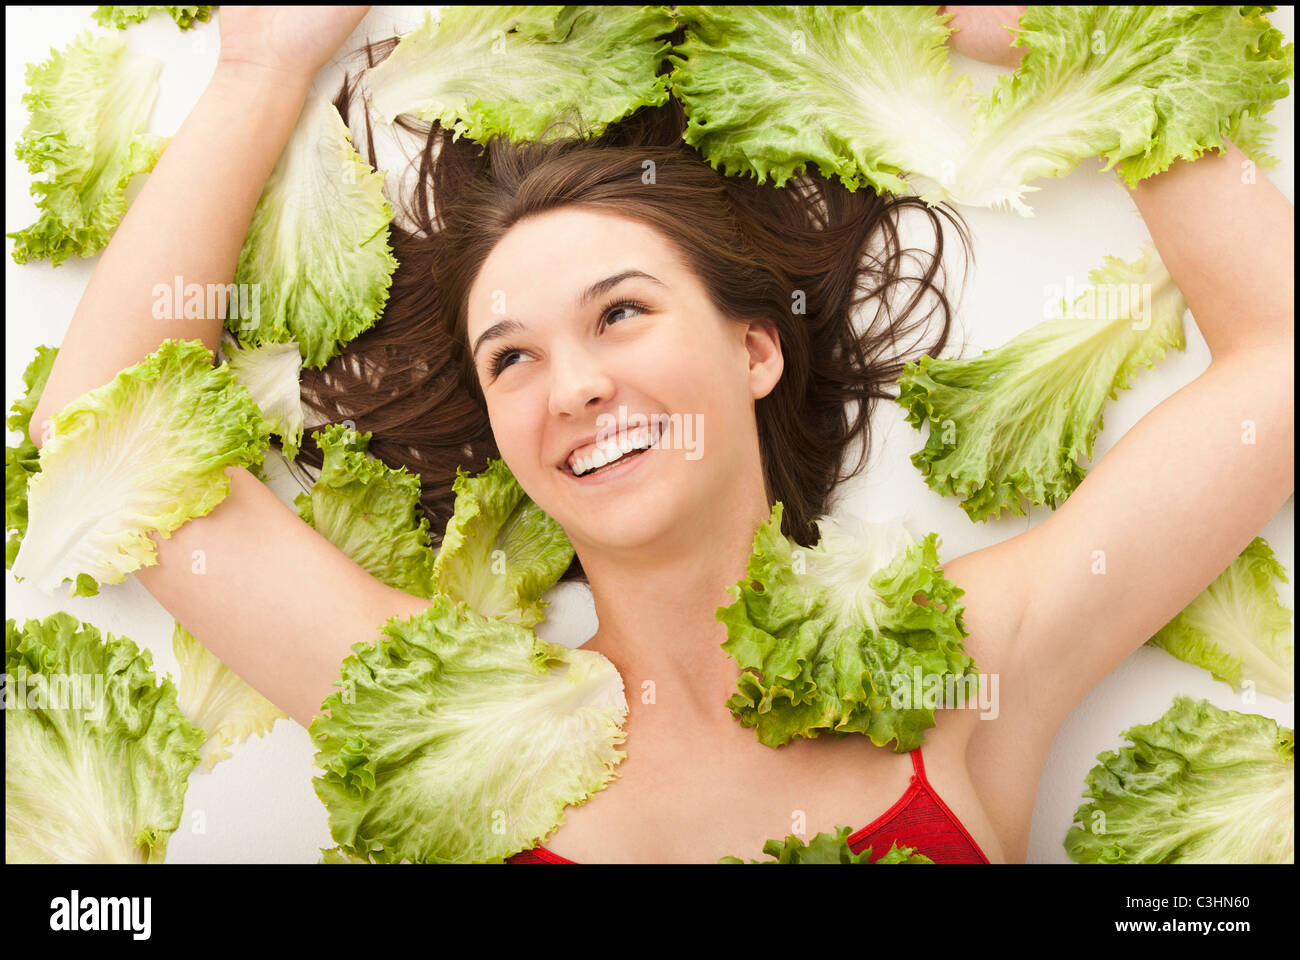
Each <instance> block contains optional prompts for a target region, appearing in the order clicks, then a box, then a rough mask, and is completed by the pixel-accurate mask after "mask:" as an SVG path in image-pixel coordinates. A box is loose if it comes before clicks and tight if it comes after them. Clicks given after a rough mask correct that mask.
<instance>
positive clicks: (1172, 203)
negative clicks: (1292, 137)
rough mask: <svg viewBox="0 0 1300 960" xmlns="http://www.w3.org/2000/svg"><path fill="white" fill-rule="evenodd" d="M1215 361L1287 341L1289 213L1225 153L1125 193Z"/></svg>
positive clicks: (1276, 193)
mask: <svg viewBox="0 0 1300 960" xmlns="http://www.w3.org/2000/svg"><path fill="white" fill-rule="evenodd" d="M1130 194H1131V195H1132V197H1133V200H1134V202H1135V203H1136V204H1137V208H1138V210H1139V211H1140V212H1141V214H1142V218H1143V219H1144V220H1145V221H1146V224H1147V229H1148V230H1150V231H1151V237H1152V239H1153V240H1154V241H1155V245H1156V249H1157V250H1158V251H1159V252H1160V257H1161V259H1162V260H1163V261H1164V264H1165V267H1166V268H1167V269H1168V270H1169V274H1170V276H1172V277H1173V279H1174V282H1175V283H1177V284H1178V287H1179V289H1180V290H1181V291H1182V293H1183V296H1184V297H1185V298H1186V300H1187V305H1188V307H1189V308H1190V309H1191V311H1192V315H1193V316H1194V317H1195V318H1196V325H1197V327H1198V328H1199V329H1200V331H1201V333H1202V335H1203V336H1204V337H1205V340H1206V343H1208V344H1209V347H1210V353H1211V355H1212V356H1213V357H1215V358H1221V357H1224V356H1227V355H1228V354H1229V353H1233V352H1236V351H1238V350H1252V349H1258V348H1261V347H1262V348H1273V349H1282V348H1285V349H1286V350H1287V351H1288V352H1289V351H1290V344H1291V343H1292V342H1294V339H1295V321H1294V317H1293V314H1292V311H1293V309H1294V304H1293V301H1294V296H1295V274H1294V271H1295V238H1294V231H1295V207H1294V206H1292V204H1291V203H1290V201H1288V200H1287V199H1286V197H1285V196H1283V194H1282V191H1280V190H1278V188H1277V187H1275V186H1274V185H1273V183H1272V182H1271V181H1270V180H1269V179H1268V178H1267V177H1266V176H1264V174H1263V173H1262V172H1261V171H1258V170H1256V169H1255V168H1254V167H1253V165H1251V164H1250V162H1249V161H1248V160H1247V158H1246V156H1245V155H1244V154H1243V153H1242V152H1241V151H1240V150H1238V149H1237V148H1236V147H1235V146H1233V145H1231V144H1229V147H1228V150H1227V151H1226V152H1225V153H1223V154H1219V153H1216V152H1214V151H1210V152H1208V153H1206V154H1204V155H1202V156H1201V157H1200V158H1198V159H1197V160H1196V161H1194V162H1189V161H1186V160H1178V161H1175V162H1174V164H1173V166H1172V167H1170V168H1169V169H1168V170H1166V171H1165V172H1164V173H1161V174H1157V175H1156V176H1154V177H1149V178H1147V179H1146V180H1143V181H1142V182H1141V183H1139V184H1138V185H1137V186H1136V187H1135V188H1133V189H1132V190H1130Z"/></svg>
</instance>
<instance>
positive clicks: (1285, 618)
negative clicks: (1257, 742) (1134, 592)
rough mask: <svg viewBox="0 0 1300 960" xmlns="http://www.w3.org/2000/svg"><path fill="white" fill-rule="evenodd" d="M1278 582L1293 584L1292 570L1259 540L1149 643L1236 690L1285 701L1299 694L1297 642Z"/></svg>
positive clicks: (1265, 543) (1265, 541)
mask: <svg viewBox="0 0 1300 960" xmlns="http://www.w3.org/2000/svg"><path fill="white" fill-rule="evenodd" d="M1276 580H1281V581H1282V582H1283V583H1286V582H1288V581H1287V576H1286V568H1285V567H1283V566H1282V564H1280V563H1279V562H1278V561H1277V558H1276V557H1275V556H1274V555H1273V550H1272V548H1271V547H1270V546H1269V545H1268V541H1267V540H1265V539H1264V538H1263V537H1256V538H1255V539H1254V540H1252V541H1251V542H1250V544H1249V545H1248V546H1247V547H1246V549H1245V550H1243V551H1241V553H1240V554H1239V555H1238V556H1237V558H1236V559H1235V560H1233V561H1232V563H1231V564H1229V565H1228V569H1226V570H1224V571H1223V573H1221V574H1219V576H1218V577H1216V578H1215V580H1214V582H1213V583H1211V584H1210V585H1209V586H1208V587H1206V588H1205V590H1203V591H1202V592H1201V593H1200V595H1198V596H1197V597H1196V599H1195V600H1193V601H1192V602H1191V603H1190V604H1188V605H1187V607H1186V608H1185V609H1184V610H1183V611H1182V612H1181V613H1179V614H1178V616H1176V617H1174V619H1172V620H1170V621H1169V622H1168V623H1167V624H1165V625H1164V626H1163V627H1162V628H1161V629H1160V632H1159V633H1157V634H1156V635H1155V636H1154V637H1152V638H1151V639H1150V640H1148V641H1147V643H1149V644H1150V645H1152V646H1155V647H1162V648H1163V649H1165V650H1167V651H1169V652H1170V653H1172V654H1173V655H1174V656H1175V657H1177V658H1178V659H1179V660H1184V661H1186V662H1187V663H1190V664H1193V665H1194V666H1198V667H1204V668H1205V669H1206V670H1209V671H1210V673H1212V674H1213V675H1214V678H1215V679H1216V680H1222V681H1223V682H1224V683H1228V684H1231V685H1232V688H1233V689H1234V690H1240V689H1241V687H1242V685H1243V684H1245V683H1249V684H1251V685H1252V686H1253V687H1254V688H1255V689H1257V690H1258V691H1259V692H1260V693H1266V694H1268V695H1269V696H1271V697H1277V698H1278V699H1285V698H1287V697H1289V696H1290V695H1291V694H1292V692H1294V690H1295V679H1294V678H1293V677H1292V675H1291V672H1292V668H1293V666H1294V665H1295V639H1294V637H1293V635H1292V634H1291V611H1290V610H1288V609H1287V607H1286V606H1285V605H1284V604H1283V603H1282V601H1281V599H1280V598H1279V597H1278V594H1277V585H1276V582H1275V581H1276Z"/></svg>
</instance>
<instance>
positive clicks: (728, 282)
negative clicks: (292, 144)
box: [299, 38, 972, 578]
mask: <svg viewBox="0 0 1300 960" xmlns="http://www.w3.org/2000/svg"><path fill="white" fill-rule="evenodd" d="M395 43H396V38H393V39H391V40H386V41H382V42H379V43H375V44H371V45H370V46H369V47H367V48H366V55H367V58H368V59H369V62H370V63H371V64H374V63H376V62H378V61H379V60H381V59H382V58H383V56H386V55H387V53H388V52H389V51H390V50H391V49H392V47H393V45H395ZM358 79H359V77H358V78H349V79H348V80H345V82H344V84H343V88H342V89H341V90H340V92H339V95H338V97H337V98H336V99H335V106H337V107H338V109H339V112H340V113H341V114H342V116H343V118H344V121H345V122H346V121H347V119H348V114H349V107H350V106H351V105H352V103H353V101H354V100H355V99H356V98H357V80H358ZM566 122H569V126H570V128H571V130H570V135H568V136H550V135H548V136H547V137H545V138H543V140H541V141H538V142H535V143H522V144H512V143H510V142H509V141H508V140H506V139H504V138H493V139H491V140H489V141H488V142H487V143H485V144H476V143H473V142H471V141H469V140H467V139H464V138H462V139H460V140H458V141H453V139H452V136H451V133H450V131H448V130H445V129H443V128H442V127H441V126H440V125H439V124H437V123H433V124H427V123H420V122H416V121H413V120H412V119H411V118H409V117H403V118H400V119H399V121H398V123H399V125H400V127H401V129H403V130H405V131H407V132H408V133H413V134H415V135H417V136H418V137H420V138H421V139H422V146H421V149H420V154H419V159H418V170H417V176H416V180H415V186H414V189H413V190H412V191H411V195H410V196H408V197H405V198H402V201H401V202H399V203H396V204H394V206H395V207H396V208H397V209H398V215H397V216H395V217H394V221H393V225H392V231H391V236H390V242H391V244H392V246H393V251H394V255H395V256H396V258H397V261H398V263H399V266H398V268H397V271H396V273H395V274H394V276H393V284H392V289H391V292H390V296H389V300H388V304H387V307H386V309H385V311H384V314H383V317H382V318H381V320H380V322H379V323H377V324H376V325H375V327H373V328H372V329H371V330H368V331H367V332H365V333H364V334H362V335H361V336H359V337H357V338H356V339H355V340H354V341H352V342H351V343H350V344H349V345H348V347H347V348H346V350H345V351H344V352H343V354H342V355H340V356H339V357H336V358H335V359H334V360H333V361H331V362H330V363H329V364H328V365H327V366H326V367H325V368H324V369H323V370H312V369H310V368H307V369H304V370H303V372H302V388H303V401H304V403H305V404H306V405H307V406H308V409H309V410H311V411H314V415H313V416H314V419H315V420H317V421H320V420H325V421H328V422H330V423H338V422H342V421H344V420H350V421H351V422H352V423H353V424H354V425H355V426H356V428H357V429H358V430H361V431H368V432H373V434H374V437H373V439H372V441H371V444H370V452H371V453H373V454H374V455H375V456H376V457H378V458H380V459H381V460H383V461H385V462H386V463H388V464H389V465H390V466H393V467H405V468H406V469H408V470H409V471H411V472H412V473H414V474H415V475H417V476H418V477H419V478H420V482H421V501H422V505H423V507H424V510H425V512H426V514H427V515H428V516H429V522H430V526H431V527H432V528H433V530H434V532H435V534H437V535H441V532H442V530H443V529H444V527H445V526H446V522H447V520H448V518H450V516H451V512H452V507H453V502H454V497H453V494H452V482H453V481H454V480H455V478H456V469H457V467H464V468H466V469H468V470H470V471H471V472H474V473H477V472H478V471H480V470H482V469H484V467H485V466H486V464H487V461H488V460H489V459H490V458H495V457H499V456H500V453H499V452H498V451H497V448H496V444H495V441H494V440H493V436H492V429H491V425H490V424H489V422H488V417H487V412H486V407H485V405H484V403H483V399H482V394H481V391H480V389H479V384H478V378H477V375H476V372H475V370H474V368H473V365H472V361H471V359H470V357H469V356H468V349H467V344H466V299H467V295H468V291H469V288H470V286H471V285H472V283H473V281H474V279H475V277H476V276H477V274H478V271H479V268H480V267H481V266H482V264H483V262H484V260H486V258H487V256H488V254H489V253H490V252H491V250H492V248H493V247H494V246H495V245H496V243H497V242H498V241H499V240H500V239H501V237H502V236H503V235H504V234H505V233H506V232H507V231H508V230H509V229H510V227H511V226H512V225H514V224H515V223H517V222H518V221H520V220H521V219H523V218H525V217H528V216H532V215H535V214H539V213H542V212H544V211H547V210H554V209H557V208H560V207H565V206H571V205H580V206H583V207H587V208H591V209H596V210H601V211H607V212H614V213H618V214H620V215H623V216H626V217H629V218H632V219H635V220H638V221H640V222H642V223H644V224H646V225H648V226H650V227H652V228H654V229H656V230H657V231H659V233H661V234H662V235H663V236H664V237H665V238H666V239H667V240H668V241H670V242H671V243H673V244H675V245H676V247H677V249H678V250H679V251H680V252H681V254H682V255H683V256H684V257H685V258H686V262H687V263H688V264H689V265H690V266H691V268H692V269H693V271H694V272H695V274H696V275H697V276H698V277H699V278H700V280H701V282H702V284H703V286H704V287H705V288H706V289H707V290H708V292H709V296H710V298H711V299H712V301H713V304H714V305H715V306H716V307H717V309H718V310H719V311H720V312H721V313H722V314H723V315H724V316H729V317H734V318H742V317H743V318H747V319H753V318H766V319H768V320H770V321H771V322H772V323H773V324H775V326H776V329H777V331H778V333H779V335H780V340H781V350H782V354H783V357H784V361H785V367H784V372H783V373H782V376H781V379H780V381H779V382H778V383H777V385H776V386H775V387H774V388H773V390H772V391H771V392H770V393H769V394H768V395H767V396H766V397H763V398H761V399H759V400H757V401H756V402H755V416H756V420H757V424H758V439H759V449H760V451H761V453H762V464H763V471H764V478H765V480H766V483H767V489H768V490H769V492H770V493H771V495H772V497H773V499H774V500H780V501H782V503H783V504H784V511H783V519H782V523H783V532H784V533H785V534H786V535H787V536H789V537H791V538H792V539H794V540H795V541H797V542H798V543H800V544H803V545H805V546H811V545H812V544H814V543H816V541H817V530H816V527H815V523H814V522H815V521H816V519H817V518H818V517H820V516H822V515H824V514H825V513H827V512H829V507H830V501H831V496H832V493H833V491H834V489H835V486H836V484H837V483H838V482H839V481H841V480H844V479H847V478H849V477H852V476H855V475H856V474H857V473H859V472H860V471H861V470H862V468H863V467H864V466H865V464H866V457H867V452H868V450H869V449H870V443H869V440H870V437H869V430H870V426H869V418H870V414H871V410H872V408H873V406H874V401H876V400H879V399H882V398H884V399H888V398H891V397H892V396H894V394H892V393H890V392H889V391H888V388H889V387H890V386H891V385H892V384H894V383H895V382H896V381H897V379H898V377H899V375H900V374H901V373H902V369H903V363H904V361H905V360H908V359H913V358H914V357H915V356H918V355H920V354H921V353H928V354H930V355H932V356H937V355H938V353H939V351H941V350H942V349H943V348H944V346H945V345H946V343H947V341H948V336H949V333H950V332H951V328H952V325H953V310H952V307H951V306H950V304H949V300H948V297H947V296H946V294H945V291H944V289H943V283H942V280H941V279H940V278H943V277H946V272H945V270H944V265H943V251H944V234H943V224H942V220H943V219H945V218H946V219H947V220H948V221H949V222H951V223H952V224H953V225H954V226H955V228H956V230H957V234H958V237H959V238H960V239H961V241H962V246H963V249H964V250H965V252H966V258H967V261H966V262H967V263H969V260H970V257H971V256H972V254H971V245H970V239H969V235H968V233H967V231H966V228H965V224H964V223H963V222H962V220H961V219H960V218H959V217H958V216H957V215H956V214H955V213H953V212H952V211H950V210H949V209H947V208H946V207H942V206H940V207H934V208H931V207H928V206H927V205H926V204H924V203H923V202H922V201H920V200H919V199H918V198H915V197H896V196H880V195H878V194H876V193H875V192H874V191H873V190H871V189H870V188H867V187H864V188H861V189H859V190H857V191H855V192H850V191H849V190H847V189H846V188H845V187H843V185H841V184H840V183H838V182H835V181H831V180H827V179H826V178H824V177H823V176H821V175H820V174H819V173H816V172H811V171H810V172H807V173H805V174H803V175H800V176H797V177H795V178H793V179H792V180H790V181H788V182H787V184H786V185H785V186H784V187H781V188H777V187H774V186H772V185H771V184H770V183H769V184H763V185H760V184H758V183H757V182H756V181H755V180H753V179H746V178H740V177H724V176H723V175H721V174H720V173H718V172H717V171H715V170H714V169H713V168H712V167H711V166H710V165H709V164H708V163H707V162H706V161H705V160H704V159H703V158H701V156H700V155H699V154H698V153H697V152H696V151H695V150H694V149H693V148H692V147H690V146H688V145H687V144H686V143H685V142H684V141H683V140H682V130H683V129H684V128H685V116H684V113H683V110H682V107H681V105H680V104H679V103H678V102H677V101H676V100H669V102H668V103H667V104H665V105H663V106H660V107H643V108H641V109H640V110H638V111H637V112H636V113H634V114H633V115H632V116H630V117H629V118H627V119H625V120H623V121H621V122H618V123H614V124H611V125H610V126H609V127H608V128H607V129H606V130H605V131H604V132H603V133H602V134H601V135H600V136H596V137H591V138H585V137H584V136H583V131H582V130H581V126H580V122H579V123H576V124H575V123H573V122H570V121H566ZM553 129H557V128H553ZM365 130H366V138H365V139H366V143H367V149H368V153H369V160H370V163H371V165H372V166H376V167H377V166H378V164H377V162H376V157H375V149H374V139H373V130H372V128H371V124H370V115H369V111H366V127H365ZM646 161H653V166H652V167H651V166H649V165H648V164H647V163H646ZM647 170H651V171H653V175H652V176H649V177H647V176H646V173H647ZM906 208H916V209H917V210H919V211H920V212H922V213H923V214H924V215H925V216H926V217H927V218H928V220H929V223H930V226H931V227H932V228H933V230H934V237H935V239H934V247H933V250H930V251H920V250H913V249H910V248H908V249H904V248H903V247H902V246H901V244H900V242H899V214H900V213H901V212H902V211H903V210H904V209H906ZM403 221H405V222H403ZM909 254H920V255H921V256H920V257H919V258H918V259H919V260H920V262H921V264H922V269H921V270H920V272H919V274H913V275H907V274H905V272H904V270H903V265H904V261H905V259H906V258H907V256H908V255H909ZM908 286H910V287H912V288H913V289H912V291H911V293H910V296H907V297H906V298H904V302H903V304H902V306H901V307H899V306H897V304H896V303H895V302H894V301H895V299H896V297H897V296H898V294H899V291H900V289H901V288H904V287H908ZM926 299H930V300H931V304H930V306H929V309H925V310H922V309H921V304H922V302H923V301H924V300H926ZM868 303H874V304H875V305H876V307H875V314H874V316H873V317H870V318H869V320H870V322H866V323H862V324H861V328H860V329H858V328H855V319H856V318H855V314H857V313H858V311H859V310H860V308H863V307H864V306H865V305H867V304H868ZM800 308H802V311H803V312H799V310H800ZM935 313H937V314H938V315H939V317H940V323H939V324H938V330H937V333H936V335H935V336H934V337H933V338H932V340H931V342H930V343H929V344H928V345H927V346H925V347H924V348H923V349H922V348H920V347H913V348H912V349H910V350H909V349H907V348H905V347H904V346H903V342H904V341H905V340H906V339H907V338H908V337H909V336H912V335H915V334H918V333H924V331H925V330H926V329H927V327H928V326H929V324H930V321H931V318H932V317H933V315H934V314H935ZM313 416H309V422H310V421H311V420H312V419H313ZM855 441H860V448H859V451H858V457H857V460H856V463H855V464H854V465H853V466H852V467H848V466H847V464H846V463H845V459H846V455H847V453H848V451H849V448H850V446H851V445H853V444H854V442H855ZM299 459H300V461H301V462H303V463H305V464H307V465H309V466H311V467H316V468H319V467H320V465H321V453H320V451H319V449H318V448H317V446H316V444H315V443H314V442H313V441H311V440H310V439H304V443H303V446H302V451H301V453H300V455H299ZM580 575H581V569H580V567H579V566H578V564H577V561H576V559H575V562H574V566H573V567H571V568H570V570H569V572H568V573H567V574H566V578H567V577H572V576H580Z"/></svg>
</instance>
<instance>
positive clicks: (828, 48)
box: [671, 6, 975, 193]
mask: <svg viewBox="0 0 1300 960" xmlns="http://www.w3.org/2000/svg"><path fill="white" fill-rule="evenodd" d="M678 11H679V16H680V17H681V19H682V20H683V21H684V22H685V23H686V40H685V42H684V43H682V44H679V45H678V46H677V47H676V48H675V49H674V52H673V54H672V57H671V59H672V60H673V63H674V69H673V72H672V78H671V83H672V90H673V93H674V95H675V96H676V97H677V98H678V99H679V100H680V101H681V102H682V105H683V106H684V107H685V109H686V114H687V118H688V123H687V127H686V131H685V134H684V138H685V140H686V142H687V143H689V144H691V145H693V146H694V147H696V148H697V149H698V150H699V151H700V153H701V154H702V155H703V156H704V158H705V159H707V160H708V161H709V163H710V164H712V165H713V167H714V168H715V169H720V170H721V171H722V172H723V173H724V174H735V175H750V174H752V175H754V176H755V177H756V178H757V180H758V182H759V183H764V182H765V181H766V180H767V179H768V178H769V177H771V179H772V181H773V183H775V184H776V186H778V187H779V186H782V185H784V183H785V182H786V180H788V179H789V178H790V177H792V176H796V175H798V174H801V173H803V172H804V170H805V168H806V165H807V164H808V163H809V162H812V163H815V164H816V165H817V167H818V168H819V170H820V171H821V173H822V174H823V175H824V176H826V177H828V178H829V177H834V176H838V177H839V178H840V180H841V181H842V182H843V183H844V185H845V186H846V187H847V188H848V189H850V190H856V189H857V188H858V187H859V186H861V185H863V184H869V185H870V186H871V187H873V188H875V189H876V190H877V191H879V192H883V193H901V192H904V191H905V190H906V189H907V187H908V182H907V181H906V180H905V179H904V177H903V174H904V173H905V172H910V173H915V174H919V175H921V176H922V177H923V178H925V179H926V180H927V181H928V180H935V181H942V180H945V179H950V178H951V177H952V175H953V172H954V171H955V170H956V166H957V163H958V161H959V160H960V158H961V154H962V151H963V150H964V149H965V147H966V138H967V136H968V132H969V128H970V123H971V118H972V117H973V115H974V111H975V97H974V94H973V93H972V92H971V88H970V78H969V77H966V76H958V75H954V74H953V73H952V72H951V68H950V65H949V63H948V51H947V46H946V40H947V37H948V34H949V33H950V32H951V30H950V29H949V28H948V27H946V26H945V25H944V24H945V23H946V21H947V18H946V17H940V16H938V15H937V9H936V8H935V7H913V6H876V7H824V6H733V7H728V6H713V7H709V6H683V7H679V8H678Z"/></svg>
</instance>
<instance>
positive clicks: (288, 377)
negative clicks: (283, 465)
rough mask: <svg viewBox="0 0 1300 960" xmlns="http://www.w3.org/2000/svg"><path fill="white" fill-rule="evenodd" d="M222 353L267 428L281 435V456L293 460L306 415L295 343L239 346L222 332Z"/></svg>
mask: <svg viewBox="0 0 1300 960" xmlns="http://www.w3.org/2000/svg"><path fill="white" fill-rule="evenodd" d="M221 353H222V356H223V357H224V358H225V363H226V366H227V367H229V368H230V372H231V373H233V374H234V375H235V379H236V380H238V381H239V383H240V384H242V385H243V386H244V388H245V389H246V390H247V391H248V393H249V395H250V396H251V397H252V398H253V402H254V403H256V404H257V408H258V409H259V410H261V411H262V419H263V420H265V421H266V425H267V428H268V429H269V430H270V431H271V432H272V433H274V434H276V435H277V436H278V437H280V440H281V444H280V445H281V447H282V449H283V450H284V455H285V456H286V457H288V458H289V459H290V460H292V459H294V458H295V457H296V456H298V450H299V449H300V448H301V447H302V429H303V421H304V418H305V413H304V411H303V406H302V392H301V389H300V387H299V380H298V378H299V375H300V374H301V372H302V356H301V355H300V353H299V351H298V344H296V343H294V342H293V341H290V342H288V343H268V344H265V345H264V346H261V347H247V348H241V347H240V345H239V342H238V341H237V340H236V339H235V338H234V337H232V336H231V335H230V334H229V333H228V332H224V331H223V332H222V334H221Z"/></svg>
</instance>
